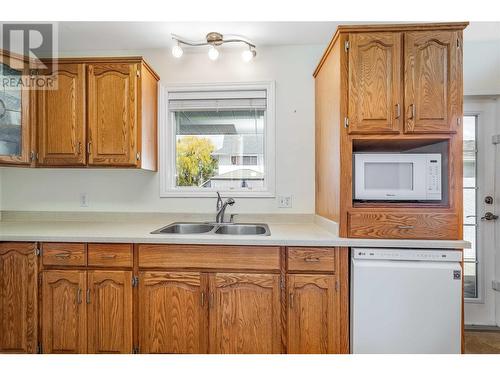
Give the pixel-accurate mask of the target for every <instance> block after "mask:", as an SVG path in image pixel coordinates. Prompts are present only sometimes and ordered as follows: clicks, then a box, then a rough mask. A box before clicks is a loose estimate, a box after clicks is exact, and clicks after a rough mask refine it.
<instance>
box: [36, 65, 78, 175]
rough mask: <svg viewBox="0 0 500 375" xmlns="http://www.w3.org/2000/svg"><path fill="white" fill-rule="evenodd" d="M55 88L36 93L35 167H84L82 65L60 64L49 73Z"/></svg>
mask: <svg viewBox="0 0 500 375" xmlns="http://www.w3.org/2000/svg"><path fill="white" fill-rule="evenodd" d="M48 73H49V74H50V76H51V77H53V78H54V80H55V82H56V85H57V88H56V89H51V90H39V91H38V92H37V94H38V103H37V114H38V137H37V138H38V165H40V166H83V165H85V163H86V157H85V142H86V134H85V133H86V122H85V64H78V63H74V64H70V63H67V64H65V63H60V64H58V65H55V66H54V68H53V70H52V69H50V71H49V72H48Z"/></svg>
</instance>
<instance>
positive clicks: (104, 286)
mask: <svg viewBox="0 0 500 375" xmlns="http://www.w3.org/2000/svg"><path fill="white" fill-rule="evenodd" d="M131 280H132V271H107V270H106V271H100V270H99V271H88V291H89V292H88V296H87V325H88V340H87V342H88V352H89V353H96V354H99V353H132V352H133V348H132V324H133V316H132V283H131Z"/></svg>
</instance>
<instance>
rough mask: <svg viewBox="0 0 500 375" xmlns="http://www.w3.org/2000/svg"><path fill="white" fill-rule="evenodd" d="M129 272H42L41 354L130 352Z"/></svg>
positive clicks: (130, 304)
mask: <svg viewBox="0 0 500 375" xmlns="http://www.w3.org/2000/svg"><path fill="white" fill-rule="evenodd" d="M131 280H132V271H108V270H102V271H101V270H96V271H84V270H83V271H82V270H47V271H44V272H43V276H42V305H43V308H42V349H43V352H44V353H61V354H62V353H71V354H77V353H132V322H133V320H132V283H131Z"/></svg>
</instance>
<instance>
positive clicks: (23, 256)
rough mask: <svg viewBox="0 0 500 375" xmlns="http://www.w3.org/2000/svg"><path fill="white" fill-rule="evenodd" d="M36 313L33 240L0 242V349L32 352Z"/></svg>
mask: <svg viewBox="0 0 500 375" xmlns="http://www.w3.org/2000/svg"><path fill="white" fill-rule="evenodd" d="M37 316H38V304H37V256H36V254H35V244H33V243H12V242H3V243H1V242H0V352H1V353H35V352H36V343H37Z"/></svg>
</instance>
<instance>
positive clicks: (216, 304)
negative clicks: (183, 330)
mask: <svg viewBox="0 0 500 375" xmlns="http://www.w3.org/2000/svg"><path fill="white" fill-rule="evenodd" d="M280 306H281V305H280V280H279V275H273V274H246V273H216V274H214V275H211V277H210V352H211V353H217V354H225V353H231V354H259V353H260V354H265V353H267V354H276V353H281V333H280V327H281V317H280Z"/></svg>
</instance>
